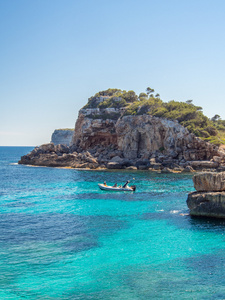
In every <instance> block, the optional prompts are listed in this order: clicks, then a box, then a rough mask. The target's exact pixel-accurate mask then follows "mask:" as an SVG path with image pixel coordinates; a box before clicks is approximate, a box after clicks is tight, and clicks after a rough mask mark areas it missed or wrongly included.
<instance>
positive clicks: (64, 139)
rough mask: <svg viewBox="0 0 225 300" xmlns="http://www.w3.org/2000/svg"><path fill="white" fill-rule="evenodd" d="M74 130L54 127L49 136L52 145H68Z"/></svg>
mask: <svg viewBox="0 0 225 300" xmlns="http://www.w3.org/2000/svg"><path fill="white" fill-rule="evenodd" d="M73 134H74V130H73V129H56V130H55V131H54V132H53V134H52V137H51V143H53V144H54V145H59V144H63V145H67V146H69V145H70V144H71V142H72V138H73Z"/></svg>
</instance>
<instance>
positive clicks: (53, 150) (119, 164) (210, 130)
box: [19, 88, 225, 172]
mask: <svg viewBox="0 0 225 300" xmlns="http://www.w3.org/2000/svg"><path fill="white" fill-rule="evenodd" d="M152 92H154V90H153V89H150V88H147V93H146V94H145V93H141V94H140V95H139V96H137V95H136V94H135V92H133V91H128V92H126V91H121V90H118V89H108V90H106V91H102V92H99V93H97V94H96V95H95V96H93V97H91V98H89V99H88V103H87V104H86V105H85V106H84V107H83V108H82V109H81V110H80V111H79V115H78V119H77V121H76V123H75V130H74V133H73V137H72V141H71V144H70V146H68V145H63V144H56V145H55V144H54V143H49V144H44V145H41V146H40V147H36V148H35V149H34V150H33V151H31V152H30V153H29V154H27V155H25V156H23V157H21V160H20V161H19V163H20V164H28V165H38V166H50V167H72V168H89V169H98V168H108V169H139V170H157V171H162V172H171V171H174V172H182V171H194V170H202V169H206V170H209V169H210V170H219V171H223V170H225V152H224V151H223V150H221V149H220V148H219V147H218V143H212V142H209V139H210V138H212V137H213V139H215V138H216V137H217V130H216V128H215V126H213V124H212V122H211V121H210V120H209V119H208V118H207V117H205V116H204V115H203V114H202V112H201V108H199V107H197V106H194V105H193V104H192V103H187V102H186V103H185V102H175V101H170V102H168V103H164V102H163V101H162V100H161V99H160V98H159V94H156V95H155V96H154V95H153V94H152ZM199 124H204V126H202V125H201V126H200V125H199ZM197 135H198V136H197Z"/></svg>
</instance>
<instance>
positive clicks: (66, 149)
mask: <svg viewBox="0 0 225 300" xmlns="http://www.w3.org/2000/svg"><path fill="white" fill-rule="evenodd" d="M54 148H55V152H57V153H69V152H70V149H69V147H67V146H66V145H63V144H58V145H56V146H55V147H54Z"/></svg>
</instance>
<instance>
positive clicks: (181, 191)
mask: <svg viewBox="0 0 225 300" xmlns="http://www.w3.org/2000/svg"><path fill="white" fill-rule="evenodd" d="M31 149H32V148H26V147H0V299H48V300H49V299H56V300H58V299H71V300H72V299H89V300H94V299H97V300H98V299H104V300H105V299H122V300H123V299H130V300H136V299H225V276H224V273H225V272H224V267H225V251H224V250H225V235H224V232H225V222H224V221H221V220H214V219H198V218H192V217H190V216H189V215H188V209H187V206H186V199H187V195H188V193H189V192H191V191H193V190H194V188H193V182H192V175H191V174H186V175H184V174H158V173H152V172H148V171H125V170H124V171H87V170H75V169H59V168H45V167H29V166H23V165H17V164H16V163H17V161H18V160H19V158H20V156H21V155H24V154H26V153H28V152H29V151H30V150H31ZM133 178H135V180H134V179H133ZM126 180H132V181H131V183H134V184H135V185H136V186H137V190H136V192H129V193H128V192H106V191H101V190H100V189H99V188H98V183H102V182H104V181H106V182H107V183H108V184H114V183H116V182H117V183H118V184H122V183H125V182H126Z"/></svg>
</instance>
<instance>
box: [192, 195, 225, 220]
mask: <svg viewBox="0 0 225 300" xmlns="http://www.w3.org/2000/svg"><path fill="white" fill-rule="evenodd" d="M187 205H188V208H189V209H190V215H192V216H201V217H213V218H225V192H208V193H205V192H193V193H190V194H189V195H188V199H187Z"/></svg>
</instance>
